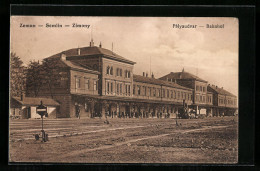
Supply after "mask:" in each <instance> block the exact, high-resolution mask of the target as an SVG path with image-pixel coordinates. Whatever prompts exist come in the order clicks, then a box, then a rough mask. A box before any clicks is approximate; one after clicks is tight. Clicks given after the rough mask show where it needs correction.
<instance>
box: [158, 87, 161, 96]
mask: <svg viewBox="0 0 260 171" xmlns="http://www.w3.org/2000/svg"><path fill="white" fill-rule="evenodd" d="M158 97H161V90H160V89H158Z"/></svg>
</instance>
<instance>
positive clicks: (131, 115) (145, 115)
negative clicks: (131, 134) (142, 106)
mask: <svg viewBox="0 0 260 171" xmlns="http://www.w3.org/2000/svg"><path fill="white" fill-rule="evenodd" d="M163 115H164V118H170V114H169V113H164V114H163V113H162V112H157V114H156V115H155V113H154V112H152V113H149V112H144V111H143V112H130V113H128V112H116V111H112V112H108V111H107V112H105V116H106V117H111V118H149V117H155V116H156V117H157V118H162V117H163Z"/></svg>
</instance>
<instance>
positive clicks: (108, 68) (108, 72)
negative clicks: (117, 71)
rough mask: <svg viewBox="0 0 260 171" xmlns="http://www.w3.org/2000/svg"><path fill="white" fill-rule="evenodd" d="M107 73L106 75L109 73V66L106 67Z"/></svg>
mask: <svg viewBox="0 0 260 171" xmlns="http://www.w3.org/2000/svg"><path fill="white" fill-rule="evenodd" d="M107 74H108V75H109V74H110V67H109V66H108V67H107Z"/></svg>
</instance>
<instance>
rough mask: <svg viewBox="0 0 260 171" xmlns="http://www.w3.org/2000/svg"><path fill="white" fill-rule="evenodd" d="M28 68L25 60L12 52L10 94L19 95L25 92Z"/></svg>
mask: <svg viewBox="0 0 260 171" xmlns="http://www.w3.org/2000/svg"><path fill="white" fill-rule="evenodd" d="M25 72H26V68H25V67H24V66H23V61H22V60H21V59H20V58H19V56H17V55H16V53H13V52H11V58H10V95H11V96H19V95H21V94H22V93H23V92H25V83H26V73H25Z"/></svg>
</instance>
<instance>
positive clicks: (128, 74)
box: [125, 70, 130, 78]
mask: <svg viewBox="0 0 260 171" xmlns="http://www.w3.org/2000/svg"><path fill="white" fill-rule="evenodd" d="M125 78H130V71H128V70H125Z"/></svg>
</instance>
